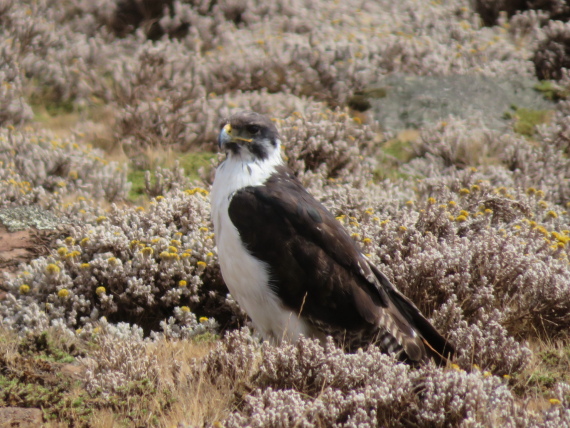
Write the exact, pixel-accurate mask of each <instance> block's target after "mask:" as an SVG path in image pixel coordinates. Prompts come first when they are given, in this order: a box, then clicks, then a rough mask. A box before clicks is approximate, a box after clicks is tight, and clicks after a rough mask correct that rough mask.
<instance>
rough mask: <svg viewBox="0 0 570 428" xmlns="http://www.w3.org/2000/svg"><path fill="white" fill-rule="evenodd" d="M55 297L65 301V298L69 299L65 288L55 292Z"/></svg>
mask: <svg viewBox="0 0 570 428" xmlns="http://www.w3.org/2000/svg"><path fill="white" fill-rule="evenodd" d="M57 296H58V297H59V298H60V299H65V298H67V297H69V291H68V290H67V288H62V289H61V290H59V291H58V292H57Z"/></svg>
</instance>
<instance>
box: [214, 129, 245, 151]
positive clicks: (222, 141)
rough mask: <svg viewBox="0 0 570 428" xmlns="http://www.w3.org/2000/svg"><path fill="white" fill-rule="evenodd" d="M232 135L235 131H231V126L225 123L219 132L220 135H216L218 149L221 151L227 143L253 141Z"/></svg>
mask: <svg viewBox="0 0 570 428" xmlns="http://www.w3.org/2000/svg"><path fill="white" fill-rule="evenodd" d="M234 134H235V131H234V130H233V129H232V125H230V124H229V123H226V124H225V125H224V127H223V128H222V130H221V131H220V135H218V146H219V147H220V149H223V148H224V146H225V145H226V144H228V143H237V142H240V141H244V142H246V143H251V142H252V141H253V139H252V138H243V137H239V136H237V135H234Z"/></svg>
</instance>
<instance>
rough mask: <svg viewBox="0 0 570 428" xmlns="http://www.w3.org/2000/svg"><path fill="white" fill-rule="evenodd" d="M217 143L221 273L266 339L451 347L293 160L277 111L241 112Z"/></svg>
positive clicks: (421, 349) (442, 357)
mask: <svg viewBox="0 0 570 428" xmlns="http://www.w3.org/2000/svg"><path fill="white" fill-rule="evenodd" d="M218 143H219V146H220V148H221V150H223V151H225V153H226V159H225V160H224V161H223V162H222V163H221V164H220V165H219V167H218V168H217V170H216V176H215V180H214V184H213V187H212V192H211V205H212V220H213V223H214V231H215V237H216V245H217V248H218V257H219V262H220V267H221V271H222V276H223V278H224V281H225V283H226V284H227V286H228V289H229V291H230V293H231V294H232V296H233V297H234V298H235V299H236V301H237V302H238V303H239V305H240V306H241V307H242V308H243V309H244V310H245V312H247V314H248V315H249V316H250V317H251V319H252V321H253V323H254V326H255V327H256V328H257V329H258V330H259V331H260V332H261V334H262V336H263V337H264V338H265V339H268V340H271V341H272V342H274V343H279V342H281V341H282V340H286V341H296V340H297V339H298V338H299V336H300V335H304V336H307V337H313V338H319V339H321V340H323V339H324V338H325V337H326V336H327V335H331V336H333V338H334V340H335V341H336V342H337V343H338V344H339V345H340V346H343V347H344V348H345V349H347V350H355V349H358V348H360V347H363V346H366V345H367V344H372V343H373V344H376V345H378V346H379V347H380V348H381V349H382V350H383V351H384V352H387V353H395V354H397V355H398V357H399V358H400V359H401V360H404V361H408V362H410V363H418V362H422V361H425V360H428V359H430V358H433V359H435V360H436V362H438V363H444V362H445V361H446V359H447V358H448V357H450V356H451V354H452V353H453V349H452V347H451V346H450V345H449V344H448V343H447V341H446V340H445V339H444V338H443V336H441V335H440V334H439V333H438V332H437V330H436V329H435V328H434V327H433V326H432V325H431V324H430V322H429V321H428V320H427V319H426V318H425V317H424V316H423V315H422V314H421V313H420V311H419V310H418V308H417V307H416V306H415V305H414V304H413V303H412V302H411V301H410V300H409V299H408V298H406V297H405V296H404V295H403V294H402V293H400V292H399V291H398V290H397V289H396V287H395V286H394V285H392V284H391V283H390V281H389V280H388V279H387V278H386V276H384V275H383V274H382V272H380V270H379V269H378V268H376V266H374V265H373V264H372V263H371V262H370V261H369V260H368V259H367V258H366V257H365V256H364V255H363V254H362V252H361V251H360V249H359V247H358V245H357V244H356V242H354V241H353V240H352V238H351V237H350V235H349V234H348V232H347V231H346V230H345V229H344V228H343V226H342V225H341V223H340V222H339V221H338V220H336V218H335V217H334V216H333V215H332V214H331V213H330V212H329V211H328V210H327V209H326V208H325V207H324V206H323V205H321V203H319V202H318V201H317V200H316V199H315V198H313V197H312V196H311V195H310V194H309V193H308V192H307V191H306V190H305V188H304V187H303V186H302V185H301V183H300V182H299V181H298V180H297V179H296V177H295V175H294V174H293V173H292V172H291V171H290V170H289V169H288V168H287V167H286V166H285V164H284V162H283V159H282V157H281V141H280V137H279V133H278V131H277V128H276V127H275V125H274V124H273V122H272V121H271V120H270V119H269V118H267V117H265V116H263V115H260V114H258V113H255V112H252V111H243V112H240V113H237V114H234V115H233V116H231V117H229V118H228V119H226V120H224V121H223V122H222V125H221V131H220V134H219V137H218Z"/></svg>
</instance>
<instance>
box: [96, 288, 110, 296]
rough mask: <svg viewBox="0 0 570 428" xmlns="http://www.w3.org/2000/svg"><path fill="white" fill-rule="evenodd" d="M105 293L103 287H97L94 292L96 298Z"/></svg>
mask: <svg viewBox="0 0 570 428" xmlns="http://www.w3.org/2000/svg"><path fill="white" fill-rule="evenodd" d="M106 292H107V290H105V287H97V289H96V290H95V293H97V295H98V296H100V295H101V294H105V293H106Z"/></svg>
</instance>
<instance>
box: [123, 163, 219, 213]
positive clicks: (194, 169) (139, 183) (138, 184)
mask: <svg viewBox="0 0 570 428" xmlns="http://www.w3.org/2000/svg"><path fill="white" fill-rule="evenodd" d="M215 157H216V154H215V153H212V152H189V153H184V154H178V153H173V154H172V155H170V156H168V157H162V156H156V158H160V159H163V160H162V161H160V162H158V163H157V164H156V165H153V168H152V169H154V168H156V167H157V166H160V167H171V166H172V164H173V161H174V160H178V162H179V165H180V167H181V168H182V169H184V173H185V174H186V176H187V177H188V178H189V179H191V180H199V179H200V174H199V173H198V171H199V169H200V168H208V167H209V166H210V161H211V160H212V159H214V158H215ZM146 171H147V170H146V169H132V170H131V171H130V172H129V174H128V176H127V180H128V181H130V182H131V183H132V186H131V190H130V192H129V200H130V201H132V202H137V201H140V200H141V198H143V197H144V195H145V174H146ZM150 180H151V183H154V180H155V175H154V172H153V171H151V176H150Z"/></svg>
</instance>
